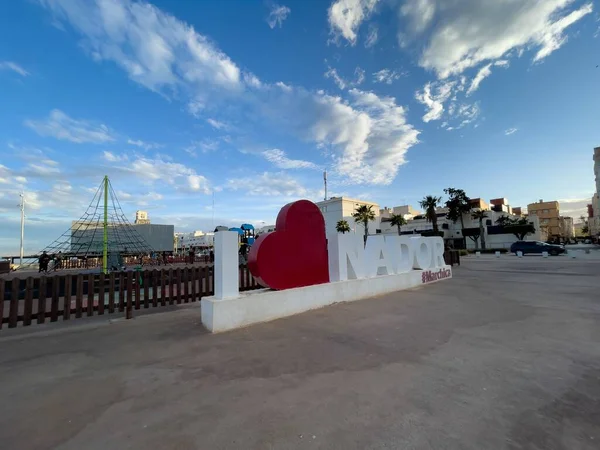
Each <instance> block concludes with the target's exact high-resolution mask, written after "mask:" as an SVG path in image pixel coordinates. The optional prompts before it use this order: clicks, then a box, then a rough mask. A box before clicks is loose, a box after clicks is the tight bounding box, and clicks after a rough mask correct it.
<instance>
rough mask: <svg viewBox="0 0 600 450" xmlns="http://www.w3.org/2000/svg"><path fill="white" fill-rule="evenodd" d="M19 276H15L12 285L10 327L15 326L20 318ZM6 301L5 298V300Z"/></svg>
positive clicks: (9, 312) (9, 313) (9, 314)
mask: <svg viewBox="0 0 600 450" xmlns="http://www.w3.org/2000/svg"><path fill="white" fill-rule="evenodd" d="M20 281H21V280H19V279H18V278H13V279H12V283H11V286H10V290H11V292H10V309H9V311H8V328H15V327H16V326H17V321H18V320H19V284H20ZM3 301H4V300H3Z"/></svg>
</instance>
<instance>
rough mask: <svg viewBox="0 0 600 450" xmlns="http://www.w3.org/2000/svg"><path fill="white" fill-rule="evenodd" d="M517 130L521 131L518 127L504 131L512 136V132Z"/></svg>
mask: <svg viewBox="0 0 600 450" xmlns="http://www.w3.org/2000/svg"><path fill="white" fill-rule="evenodd" d="M517 131H519V129H518V128H509V129H508V130H506V131H505V132H504V134H505V135H507V136H510V135H511V134H513V133H516V132H517Z"/></svg>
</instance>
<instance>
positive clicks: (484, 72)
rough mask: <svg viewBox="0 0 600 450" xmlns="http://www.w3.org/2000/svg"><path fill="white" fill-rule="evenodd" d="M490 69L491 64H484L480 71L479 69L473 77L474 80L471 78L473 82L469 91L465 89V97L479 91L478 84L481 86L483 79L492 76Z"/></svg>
mask: <svg viewBox="0 0 600 450" xmlns="http://www.w3.org/2000/svg"><path fill="white" fill-rule="evenodd" d="M490 67H492V64H491V63H490V64H486V65H485V66H483V67H482V68H481V69H479V72H477V75H475V78H473V81H471V85H470V86H469V89H467V97H468V96H469V95H471V94H472V93H473V92H475V91H476V90H477V89H479V84H481V82H482V81H483V80H484V79H485V78H487V77H489V76H490V75H491V74H492V69H490Z"/></svg>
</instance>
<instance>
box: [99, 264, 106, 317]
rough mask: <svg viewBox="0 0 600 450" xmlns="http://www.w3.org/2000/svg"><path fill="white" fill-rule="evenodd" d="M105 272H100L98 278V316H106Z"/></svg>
mask: <svg viewBox="0 0 600 450" xmlns="http://www.w3.org/2000/svg"><path fill="white" fill-rule="evenodd" d="M104 283H105V277H104V272H100V275H99V276H98V315H99V316H101V315H102V314H104Z"/></svg>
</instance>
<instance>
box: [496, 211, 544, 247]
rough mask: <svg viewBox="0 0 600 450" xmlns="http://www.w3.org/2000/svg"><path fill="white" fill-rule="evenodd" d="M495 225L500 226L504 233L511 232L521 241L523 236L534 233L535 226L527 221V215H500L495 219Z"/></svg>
mask: <svg viewBox="0 0 600 450" xmlns="http://www.w3.org/2000/svg"><path fill="white" fill-rule="evenodd" d="M496 225H498V226H500V227H502V228H503V229H504V231H505V232H506V233H512V234H514V235H515V237H516V238H517V239H518V240H520V241H522V240H523V239H525V236H527V235H528V234H531V233H535V227H534V226H533V225H532V224H530V223H529V222H528V221H527V217H521V218H520V219H516V218H515V219H511V218H510V217H508V216H500V217H498V218H497V219H496Z"/></svg>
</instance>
